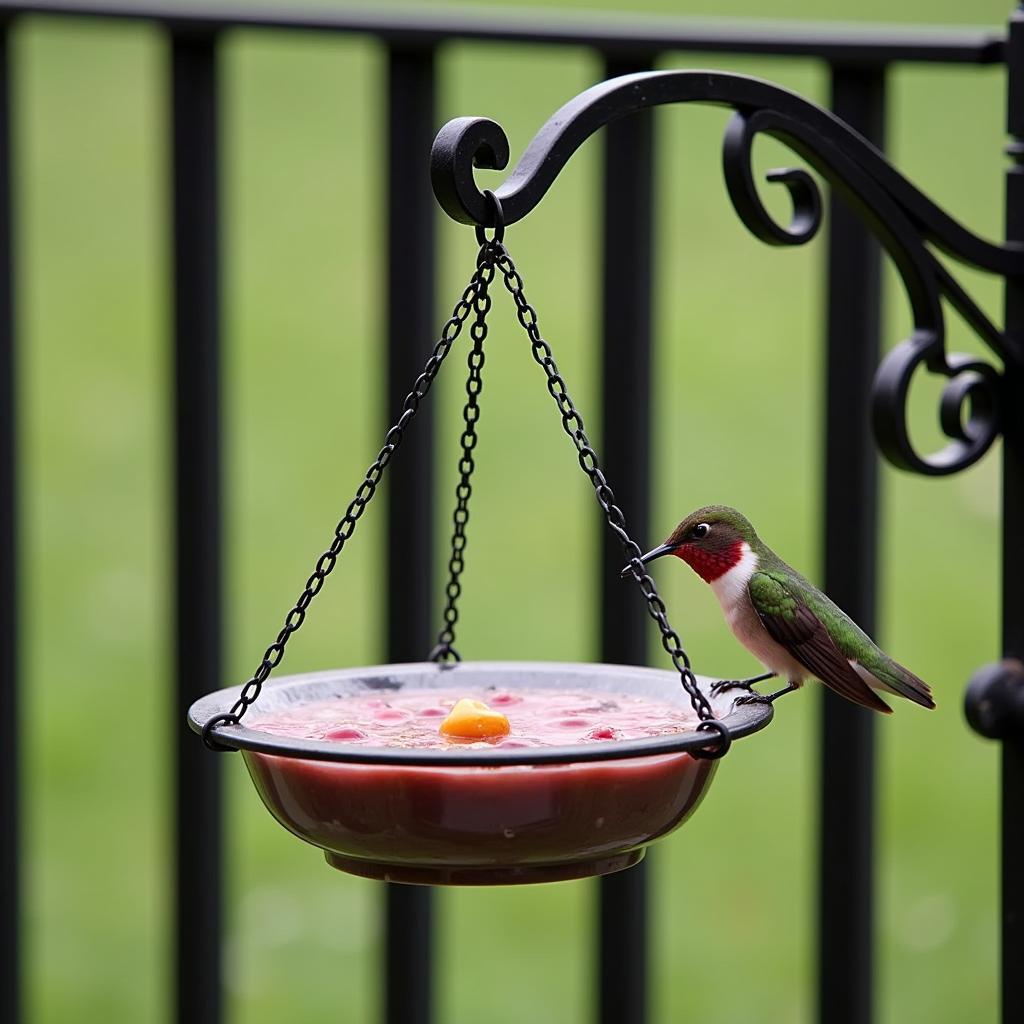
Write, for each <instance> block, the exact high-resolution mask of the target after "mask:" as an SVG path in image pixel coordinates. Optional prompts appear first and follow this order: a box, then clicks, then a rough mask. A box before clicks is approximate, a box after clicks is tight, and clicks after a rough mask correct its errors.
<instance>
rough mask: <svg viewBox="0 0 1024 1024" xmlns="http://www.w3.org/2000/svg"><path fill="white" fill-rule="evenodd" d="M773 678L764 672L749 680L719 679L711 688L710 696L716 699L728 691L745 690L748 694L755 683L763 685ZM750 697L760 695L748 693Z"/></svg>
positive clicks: (770, 673) (773, 674) (772, 673)
mask: <svg viewBox="0 0 1024 1024" xmlns="http://www.w3.org/2000/svg"><path fill="white" fill-rule="evenodd" d="M774 678H775V673H774V672H765V673H764V674H763V675H760V676H752V677H751V678H750V679H720V680H719V681H718V682H717V683H715V684H714V685H713V686H712V687H711V695H712V696H713V697H717V696H718V695H719V694H720V693H728V692H729V690H746V691H748V693H750V690H751V688H752V687H753V685H754V684H755V683H763V682H764V681H765V680H766V679H774ZM750 696H752V697H757V696H760V695H759V694H756V693H750ZM741 699H742V698H741Z"/></svg>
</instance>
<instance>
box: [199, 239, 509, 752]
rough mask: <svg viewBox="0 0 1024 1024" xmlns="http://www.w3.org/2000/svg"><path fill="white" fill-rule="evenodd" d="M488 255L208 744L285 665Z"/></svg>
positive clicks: (470, 305) (484, 277)
mask: <svg viewBox="0 0 1024 1024" xmlns="http://www.w3.org/2000/svg"><path fill="white" fill-rule="evenodd" d="M483 255H484V254H483V252H481V258H480V259H479V260H478V261H477V268H476V270H475V271H474V272H473V276H472V277H471V278H470V281H469V284H468V285H467V286H466V289H465V291H464V292H463V293H462V296H461V297H460V299H459V301H458V302H457V303H456V304H455V308H454V309H453V310H452V315H451V317H450V318H449V320H448V322H447V323H446V324H445V325H444V327H443V328H442V330H441V337H440V340H439V341H438V342H437V344H436V345H435V346H434V351H433V352H432V353H431V355H430V358H429V359H428V360H427V362H426V365H425V366H424V368H423V372H422V373H421V374H420V375H419V377H417V378H416V382H415V383H414V384H413V387H412V391H410V392H409V394H408V395H406V397H405V401H404V402H403V403H402V414H401V415H400V416H399V417H398V421H397V422H396V423H395V425H394V426H393V427H392V428H391V429H390V430H389V431H388V432H387V434H386V435H385V437H384V445H383V447H382V448H381V449H380V451H379V452H378V453H377V457H376V458H375V459H374V460H373V462H372V463H371V464H370V468H369V469H368V470H367V471H366V476H365V478H364V479H363V482H362V483H361V484H360V485H359V487H358V488H357V489H356V494H355V497H354V498H353V499H352V501H351V502H350V503H349V506H348V508H347V509H346V510H345V514H344V516H342V518H341V521H340V522H339V523H338V525H337V527H335V530H334V538H333V540H332V541H331V545H330V547H329V548H328V549H327V550H326V551H325V552H324V553H323V554H322V555H321V556H320V557H319V558H318V559H317V562H316V566H315V567H314V569H313V573H312V575H311V576H310V577H309V579H308V580H306V585H305V587H304V588H303V590H302V593H301V594H300V595H299V599H298V600H297V601H296V602H295V604H294V605H293V606H292V608H291V610H290V611H289V612H288V614H287V615H286V616H285V619H284V625H283V626H282V628H281V631H280V632H279V633H278V634H277V639H276V640H275V641H274V642H273V643H272V644H271V645H270V646H269V647H268V648H267V649H266V651H265V653H264V655H263V660H262V661H261V662H260V664H259V666H258V668H257V669H256V671H255V672H254V673H253V674H252V677H251V678H250V679H249V681H248V682H247V683H246V684H245V685H244V686H243V687H242V689H241V692H240V693H239V696H238V700H236V701H235V703H234V704H233V705H232V707H231V710H230V711H227V712H224V713H222V714H219V715H215V716H214V717H213V718H211V719H210V720H209V721H208V722H207V723H206V724H205V725H204V726H203V742H204V743H206V745H207V746H208V747H210V748H212V749H214V750H221V749H225V748H222V747H221V746H220V745H219V744H217V743H216V742H215V741H214V739H213V737H212V735H211V729H213V728H214V727H215V726H217V725H237V724H238V723H239V722H240V721H241V720H242V716H243V715H244V714H245V713H246V711H248V710H249V708H250V706H251V705H252V704H253V703H255V701H256V700H257V699H258V697H259V695H260V691H261V690H262V689H263V684H264V683H265V682H266V681H267V678H268V677H269V676H270V673H271V672H273V670H274V669H275V668H276V667H277V666H278V665H279V664H280V662H281V659H282V658H283V657H284V649H285V645H286V644H287V643H288V639H289V637H290V636H291V635H292V634H293V633H294V632H295V631H296V630H297V629H298V628H299V627H300V626H301V625H302V623H303V621H304V620H305V618H306V609H307V608H308V607H309V605H310V603H311V602H312V600H313V598H314V597H316V595H317V594H319V593H320V590H321V588H322V587H323V585H324V581H325V580H326V579H327V577H328V576H329V575H330V574H331V572H332V570H333V569H334V566H335V564H336V563H337V561H338V556H339V555H340V554H341V552H342V550H343V549H344V547H345V543H346V541H348V539H349V537H351V536H352V534H353V532H354V531H355V528H356V524H357V523H358V522H359V519H360V518H361V517H362V514H363V512H364V511H365V510H366V506H367V505H368V504H369V503H370V500H371V499H372V498H373V496H374V494H375V493H376V490H377V485H378V484H379V483H380V481H381V478H382V477H383V476H384V471H385V469H387V467H388V464H389V463H390V462H391V458H392V456H393V455H394V453H395V452H396V451H397V449H398V447H399V445H401V443H402V439H403V437H404V436H405V429H406V427H408V425H409V422H410V421H411V420H412V418H413V417H414V416H415V415H416V413H417V411H418V410H419V407H420V402H421V401H422V400H423V398H425V397H426V395H427V392H428V391H429V390H430V386H431V384H433V382H434V378H435V377H436V376H437V373H438V371H439V370H440V369H441V364H442V363H443V362H444V360H445V357H446V356H447V355H448V353H449V351H451V347H452V345H453V344H454V343H455V340H456V339H457V338H458V336H459V334H460V333H461V332H462V327H463V324H465V322H466V320H467V319H468V317H469V314H470V313H471V312H473V311H474V309H476V308H477V307H476V304H477V299H478V296H479V295H480V292H481V289H483V292H484V294H485V295H486V290H487V283H489V282H490V281H491V280H492V279H493V277H494V262H493V259H492V260H491V261H490V262H486V261H485V260H484V258H483ZM489 301H490V300H488V303H489ZM478 316H479V311H478Z"/></svg>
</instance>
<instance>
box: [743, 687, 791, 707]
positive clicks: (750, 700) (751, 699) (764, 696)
mask: <svg viewBox="0 0 1024 1024" xmlns="http://www.w3.org/2000/svg"><path fill="white" fill-rule="evenodd" d="M798 689H800V684H799V683H790V684H789V685H788V686H784V687H783V688H782V689H781V690H776V691H775V692H774V693H748V694H747V695H746V696H744V697H738V698H737V699H736V701H735V703H736V704H773V703H774V702H775V700H776V699H777V698H779V697H781V696H782V695H783V694H785V693H792V692H793V691H794V690H798Z"/></svg>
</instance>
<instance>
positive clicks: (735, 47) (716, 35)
mask: <svg viewBox="0 0 1024 1024" xmlns="http://www.w3.org/2000/svg"><path fill="white" fill-rule="evenodd" d="M3 12H8V13H10V14H17V13H40V14H46V13H50V14H64V15H67V14H72V15H76V16H82V17H88V16H93V17H104V18H119V19H127V20H144V21H154V22H159V23H161V24H163V25H165V26H167V27H168V28H170V29H173V30H175V31H195V30H200V31H202V30H205V31H209V30H211V29H217V28H232V27H243V28H267V29H278V30H284V31H287V30H298V31H312V32H343V33H364V34H368V35H373V36H377V37H379V38H380V39H383V40H385V41H387V42H388V43H391V44H392V45H401V46H423V45H436V44H439V43H443V42H446V41H448V40H452V39H466V40H478V41H495V40H504V41H507V42H516V43H537V44H554V45H574V46H590V47H593V48H594V49H597V50H599V51H601V52H603V53H619V54H625V55H636V54H638V53H640V54H644V53H651V52H654V51H658V50H696V51H700V52H703V53H716V52H724V53H750V54H763V55H764V56H772V57H778V56H789V57H811V58H815V59H823V60H836V61H839V60H842V61H846V62H849V63H862V64H863V63H869V64H871V63H880V62H891V61H897V60H902V61H929V62H931V61H938V62H942V63H970V64H991V63H996V62H998V61H1001V60H1002V59H1003V35H1002V33H1001V32H999V31H997V30H994V29H991V28H970V27H963V28H934V27H930V26H900V25H859V24H853V23H846V24H835V23H833V24H830V23H828V22H797V21H793V22H788V23H787V22H779V21H760V22H759V21H754V20H743V21H739V20H737V21H728V20H722V21H714V20H710V19H697V18H668V17H655V16H649V15H648V16H644V15H641V14H637V13H630V14H629V15H628V16H626V15H620V16H609V15H601V14H598V13H595V12H592V11H587V12H585V13H584V12H580V13H579V14H572V13H567V12H546V11H531V13H530V16H529V17H525V16H524V15H523V14H521V13H520V12H518V11H509V10H507V11H503V12H502V11H487V12H478V11H473V10H469V9H466V8H454V7H449V8H448V9H445V8H443V7H440V8H434V9H414V8H412V7H406V8H404V9H403V8H401V7H399V8H397V9H393V10H388V9H387V8H377V7H363V8H359V7H352V8H340V9H338V10H316V9H314V8H311V7H310V8H307V9H306V10H301V9H298V10H292V9H289V8H287V7H283V6H282V7H278V8H273V7H271V6H269V5H265V6H264V5H254V6H252V7H242V6H240V5H239V6H236V5H233V4H227V3H222V4H209V3H207V4H192V3H189V4H188V5H187V6H186V5H185V4H175V3H171V2H164V3H146V2H139V0H136V2H134V3H123V4H122V3H75V2H66V0H63V2H62V0H30V2H26V3H17V2H14V3H12V2H10V0H0V13H3Z"/></svg>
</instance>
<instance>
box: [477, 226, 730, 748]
mask: <svg viewBox="0 0 1024 1024" xmlns="http://www.w3.org/2000/svg"><path fill="white" fill-rule="evenodd" d="M497 266H498V270H499V271H500V272H501V275H502V278H503V280H504V282H505V287H506V288H507V289H508V291H509V293H510V294H511V295H512V299H513V301H514V302H515V304H516V313H517V315H518V318H519V322H520V323H521V324H522V325H523V329H524V330H525V331H526V333H527V335H528V336H529V338H530V344H531V347H532V351H533V358H534V359H535V360H536V361H537V363H538V364H540V366H541V368H542V369H543V370H544V373H545V374H546V375H547V383H548V391H549V392H550V394H551V397H552V398H553V399H554V400H555V404H556V405H557V406H558V411H559V413H560V414H561V417H562V429H563V430H564V431H565V432H566V434H568V435H569V437H570V438H571V439H572V443H573V444H574V445H575V446H576V451H577V453H578V455H579V463H580V467H581V468H582V469H583V472H584V473H586V474H587V476H588V477H589V478H590V482H591V484H593V487H594V493H595V495H596V497H597V501H598V504H599V505H600V506H601V510H602V511H603V512H604V515H605V519H606V520H607V522H608V526H609V528H610V529H611V530H612V532H613V533H614V534H615V535H616V536H617V537H618V538H619V540H620V541H621V542H622V547H623V549H624V551H625V553H626V556H627V558H628V560H629V568H630V571H631V572H632V575H633V578H634V579H635V580H636V582H637V583H639V585H640V589H641V591H642V592H643V595H644V599H645V600H646V602H647V611H648V613H649V614H650V616H651V618H652V619H654V621H655V622H656V623H657V624H658V629H659V630H660V631H661V645H662V647H664V648H665V650H666V652H667V653H668V655H669V657H671V659H672V664H673V665H675V667H676V669H677V671H678V672H679V677H680V680H681V681H682V684H683V689H685V690H686V693H687V695H688V696H689V698H690V703H691V704H692V705H693V709H694V711H695V712H696V713H697V715H698V717H699V718H700V719H701V725H700V726H699V728H702V729H706V730H708V731H714V732H717V733H718V734H719V737H720V738H721V743H720V744H719V745H718V747H717V749H716V750H715V751H714V752H710V751H708V752H706V756H721V755H722V754H724V753H725V752H726V750H727V749H728V746H729V731H728V728H727V727H726V726H724V725H722V724H721V723H720V722H718V721H717V720H716V719H715V717H714V712H713V711H712V710H711V705H710V704H709V703H708V699H707V697H705V696H704V694H703V693H702V692H701V690H700V687H699V686H698V685H697V677H696V676H695V675H694V673H693V669H692V668H691V667H690V658H689V656H688V655H687V653H686V651H685V650H683V646H682V642H681V641H680V639H679V635H678V634H677V633H676V632H675V630H674V629H672V627H671V626H670V625H669V622H668V615H667V612H666V609H665V603H664V601H662V599H661V597H660V596H659V595H658V590H657V588H656V587H655V585H654V580H653V579H651V577H650V575H649V574H648V573H647V572H646V571H645V569H644V566H643V563H642V562H641V561H640V558H641V556H642V554H643V552H642V551H641V549H640V546H639V545H638V544H637V543H636V541H634V540H633V538H632V537H630V535H629V533H628V532H627V530H626V518H625V516H624V515H623V513H622V510H621V509H620V508H619V507H618V505H616V504H615V495H614V493H613V492H612V489H611V487H609V486H608V481H607V480H606V479H605V475H604V473H603V471H602V470H601V467H600V464H599V462H598V458H597V452H595V451H594V448H593V446H592V445H591V444H590V440H589V438H588V437H587V434H586V431H585V429H584V426H583V418H582V417H581V416H580V414H579V412H578V411H577V410H576V407H575V405H574V404H573V401H572V399H571V398H570V397H569V392H568V389H567V388H566V384H565V380H564V379H563V378H562V376H561V374H560V373H559V372H558V366H557V365H556V363H555V360H554V358H553V356H552V351H551V346H550V345H549V344H548V343H547V342H546V341H545V340H544V338H543V337H542V336H541V333H540V328H539V327H538V325H537V312H536V310H535V309H534V308H533V307H532V306H531V305H530V304H529V302H527V301H526V295H525V294H524V292H523V279H522V277H521V276H520V274H519V272H518V271H517V270H516V266H515V263H513V261H512V256H511V255H510V253H509V251H508V250H507V249H506V248H505V247H504V245H502V246H501V254H500V256H499V257H498V263H497Z"/></svg>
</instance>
